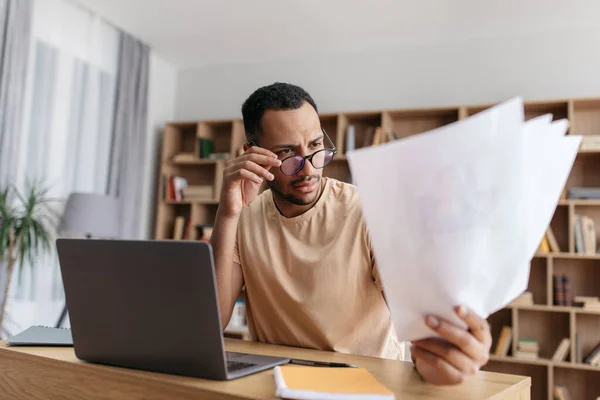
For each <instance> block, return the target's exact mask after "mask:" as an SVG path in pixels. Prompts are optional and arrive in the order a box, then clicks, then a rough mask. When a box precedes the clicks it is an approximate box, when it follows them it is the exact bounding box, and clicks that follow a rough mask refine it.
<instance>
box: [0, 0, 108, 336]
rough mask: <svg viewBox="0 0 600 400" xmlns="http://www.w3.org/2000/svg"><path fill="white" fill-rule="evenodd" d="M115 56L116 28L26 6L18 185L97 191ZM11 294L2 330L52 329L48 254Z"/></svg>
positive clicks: (75, 12)
mask: <svg viewBox="0 0 600 400" xmlns="http://www.w3.org/2000/svg"><path fill="white" fill-rule="evenodd" d="M118 53H119V32H118V30H117V29H116V28H114V27H112V26H111V25H109V24H107V23H105V22H104V21H102V20H101V19H99V18H97V17H96V16H94V15H92V14H90V13H89V12H87V11H85V10H83V9H81V8H79V7H77V6H76V5H74V4H73V3H70V2H66V1H64V0H36V1H35V2H34V14H33V24H32V43H31V50H30V63H29V70H28V80H27V90H26V94H25V111H24V121H23V124H22V125H23V132H22V135H21V137H22V142H21V146H20V149H21V154H20V157H19V160H20V161H19V165H18V169H17V185H18V187H21V188H23V187H24V185H25V183H26V182H27V180H32V179H43V180H44V182H45V184H46V185H47V186H48V187H49V189H50V195H51V196H52V197H54V198H57V199H62V200H66V198H67V197H68V195H69V193H71V192H73V191H82V192H94V193H105V191H106V188H107V179H108V170H109V168H108V163H109V153H110V144H111V131H112V127H113V119H114V118H113V116H114V98H115V84H116V75H117V64H118V62H117V61H118ZM61 205H62V204H59V207H58V208H59V210H62V207H61ZM32 272H33V273H32ZM11 289H12V290H11V294H10V298H9V302H8V309H7V315H8V321H7V329H8V331H9V332H11V333H14V332H18V331H20V330H22V329H25V328H27V327H29V326H30V325H32V324H47V325H54V324H55V323H56V321H57V319H58V316H59V314H60V311H61V309H62V307H63V305H64V294H63V289H62V282H61V279H60V270H59V267H58V261H57V258H56V254H54V253H52V254H48V255H47V256H45V257H43V258H38V259H36V261H35V265H33V266H28V265H25V266H24V269H23V273H22V276H21V279H19V275H18V274H15V278H14V281H13V282H12V288H11Z"/></svg>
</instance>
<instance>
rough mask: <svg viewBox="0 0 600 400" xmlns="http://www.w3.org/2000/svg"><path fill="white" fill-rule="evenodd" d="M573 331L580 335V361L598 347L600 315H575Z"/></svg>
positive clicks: (599, 341)
mask: <svg viewBox="0 0 600 400" xmlns="http://www.w3.org/2000/svg"><path fill="white" fill-rule="evenodd" d="M575 331H576V332H578V333H579V334H580V335H581V344H582V345H581V355H582V358H581V361H582V362H583V360H584V359H585V357H586V356H587V355H588V354H590V353H591V352H592V350H594V349H595V348H596V346H598V345H600V315H597V314H577V315H576V316H575Z"/></svg>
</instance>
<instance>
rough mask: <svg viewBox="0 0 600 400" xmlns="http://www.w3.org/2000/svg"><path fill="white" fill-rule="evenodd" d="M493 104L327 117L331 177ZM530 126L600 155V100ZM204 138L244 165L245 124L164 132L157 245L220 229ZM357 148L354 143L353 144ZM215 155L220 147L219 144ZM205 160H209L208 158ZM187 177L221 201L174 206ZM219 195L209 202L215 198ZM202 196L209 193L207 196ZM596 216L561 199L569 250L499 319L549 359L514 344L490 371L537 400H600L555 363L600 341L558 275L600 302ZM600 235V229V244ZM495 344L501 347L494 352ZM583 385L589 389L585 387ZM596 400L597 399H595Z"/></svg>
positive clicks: (537, 104) (592, 317) (568, 367)
mask: <svg viewBox="0 0 600 400" xmlns="http://www.w3.org/2000/svg"><path fill="white" fill-rule="evenodd" d="M491 106H492V105H491V104H480V105H477V104H475V105H459V106H450V107H437V108H421V109H391V110H368V111H364V112H341V113H330V114H321V115H319V118H320V120H321V126H322V127H323V128H324V129H325V131H326V132H327V134H328V135H329V137H330V138H331V139H332V141H333V142H334V144H335V145H336V147H337V149H338V153H337V155H336V157H335V158H334V161H333V162H332V163H331V164H329V165H328V166H327V167H326V168H325V169H324V171H323V174H324V175H325V176H329V177H333V178H336V179H339V180H342V181H346V182H350V181H351V174H350V168H349V164H348V162H347V161H348V160H347V156H346V155H347V154H346V151H347V146H346V145H347V144H351V145H352V144H354V148H360V147H364V146H368V145H369V138H370V137H371V135H373V131H374V130H377V128H380V130H381V131H382V132H383V133H384V134H386V135H387V134H388V133H390V132H394V134H395V135H396V137H398V138H404V137H410V136H412V135H415V134H418V133H420V132H423V131H426V130H429V129H433V128H437V127H441V126H445V125H447V124H450V123H453V122H455V121H457V120H461V119H464V118H466V117H468V116H471V115H474V114H476V113H478V112H481V111H483V110H485V109H487V108H489V107H491ZM524 112H525V118H526V119H531V118H535V117H537V116H540V115H543V114H546V113H552V114H553V118H554V119H555V120H556V119H561V118H568V119H569V123H570V130H569V134H578V135H583V136H584V137H585V138H586V139H587V141H588V144H589V143H592V146H588V148H594V147H593V143H594V141H595V140H596V139H595V136H598V135H599V134H600V98H596V99H567V100H560V99H559V100H551V101H527V102H525V110H524ZM349 125H353V126H354V131H355V137H354V141H353V142H352V141H350V140H347V139H348V135H347V133H348V127H349ZM599 139H600V137H599ZM202 140H207V141H211V142H212V149H211V151H212V152H213V153H220V154H219V157H221V158H223V157H228V158H230V159H231V158H235V157H237V156H238V155H239V154H240V151H241V149H242V147H243V145H244V143H245V135H244V126H243V121H242V120H240V119H231V120H222V121H185V122H172V123H168V124H167V125H166V126H165V128H164V131H163V143H162V155H161V157H160V164H161V165H160V180H159V182H158V185H157V186H158V193H157V198H156V210H157V211H156V219H155V238H156V239H172V238H173V237H174V233H175V231H176V229H175V228H176V221H179V224H180V225H181V219H182V218H183V219H185V221H186V226H187V225H189V226H190V228H189V229H190V230H191V231H190V232H189V235H188V236H187V237H188V239H192V240H194V239H198V238H197V237H196V235H194V234H193V233H194V230H193V228H198V227H200V228H203V227H204V226H206V225H211V224H212V223H214V218H215V215H216V212H217V208H218V203H219V201H218V200H219V199H218V196H219V193H220V189H221V184H222V175H223V169H224V165H225V161H222V160H214V159H211V158H209V157H210V155H207V154H203V153H202V152H200V150H201V148H205V147H203V146H202V145H201V143H203V142H202ZM347 141H348V143H346V142H347ZM209 147H210V146H209ZM201 156H204V157H203V158H201ZM168 176H179V177H183V178H185V179H186V180H187V183H188V184H189V185H193V186H205V187H206V186H210V188H212V193H213V195H212V197H214V199H212V198H211V197H209V198H208V199H207V200H203V201H190V200H186V199H185V197H183V199H184V200H182V201H175V200H172V199H171V200H169V201H167V200H166V197H165V195H164V194H165V190H164V179H165V177H168ZM574 187H588V188H590V187H600V151H598V150H592V151H590V150H584V149H580V151H579V153H578V154H577V157H576V159H575V162H574V164H573V168H572V171H571V173H570V175H569V177H568V179H567V182H566V185H565V189H570V188H574ZM208 196H210V195H207V197H208ZM198 197H200V195H198ZM578 214H581V215H587V216H589V217H590V218H591V219H592V220H593V221H594V222H595V223H596V225H597V226H598V224H600V200H579V199H561V200H560V201H559V202H558V206H557V208H556V210H555V213H554V216H553V218H552V220H551V223H550V227H551V228H552V231H553V233H554V236H555V237H556V242H557V244H558V247H559V248H560V252H548V253H541V252H538V253H536V254H535V255H534V257H533V259H532V266H531V274H530V281H529V285H528V291H530V292H531V293H532V297H533V303H534V305H516V304H515V305H509V306H507V307H505V308H503V309H501V310H499V311H498V312H496V313H494V314H492V315H491V316H490V317H489V322H490V325H491V327H492V337H493V340H494V344H497V341H498V339H499V336H500V333H501V330H502V328H503V327H504V326H509V327H511V328H512V330H513V339H514V340H516V341H517V342H516V343H518V340H519V339H536V340H537V341H538V344H539V356H540V357H542V358H541V359H537V360H528V359H519V358H514V357H513V355H514V354H515V351H516V350H517V344H516V343H512V346H510V349H509V351H508V354H507V356H501V357H499V356H492V358H491V360H490V363H489V364H488V365H487V366H486V367H485V368H484V369H486V370H489V371H497V372H505V373H511V374H518V375H526V376H531V378H532V383H533V388H532V397H531V398H532V399H534V400H538V399H544V400H552V398H553V396H552V389H553V387H554V385H559V384H560V385H564V386H566V387H568V389H569V390H570V391H571V394H572V398H592V395H595V396H598V395H600V379H598V378H600V375H599V374H598V372H599V371H600V368H597V367H592V366H590V365H586V364H581V363H575V362H571V359H570V354H569V356H568V358H567V362H553V361H551V360H550V358H552V356H553V354H554V352H555V350H556V349H557V346H558V345H559V343H560V342H561V341H562V339H563V338H570V340H571V347H570V353H572V352H575V344H574V343H575V337H576V334H579V337H580V338H581V339H582V341H581V344H582V348H581V350H582V354H583V355H586V351H587V352H589V351H591V350H592V349H593V348H594V347H595V346H596V345H597V344H598V343H600V311H594V310H585V309H583V308H581V307H575V306H572V305H568V306H558V305H553V304H554V297H555V294H554V292H553V277H554V275H556V274H564V275H568V276H569V278H570V291H571V294H572V295H573V296H597V297H600V254H590V255H586V254H581V253H576V252H575V250H576V245H575V239H574V236H575V235H574V231H575V229H574V225H575V224H574V218H575V215H578ZM598 235H600V228H599V229H597V238H598ZM494 348H495V346H494V345H493V346H492V350H494ZM584 380H585V381H588V380H592V381H594V383H593V384H592V385H591V386H590V387H591V389H590V388H585V390H583V389H581V388H580V387H579V386H585V383H584ZM578 385H579V386H578ZM594 398H595V397H594Z"/></svg>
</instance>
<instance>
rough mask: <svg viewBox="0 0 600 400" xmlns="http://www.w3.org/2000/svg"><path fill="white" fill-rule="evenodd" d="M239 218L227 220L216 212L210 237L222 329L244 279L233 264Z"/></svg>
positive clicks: (226, 322) (240, 268)
mask: <svg viewBox="0 0 600 400" xmlns="http://www.w3.org/2000/svg"><path fill="white" fill-rule="evenodd" d="M238 219H239V216H237V217H233V218H228V217H225V216H220V215H219V212H218V211H217V217H216V219H215V227H214V230H213V233H212V235H211V239H210V242H211V245H212V246H213V250H214V258H215V273H216V278H217V294H218V297H219V308H220V310H219V311H220V312H221V324H222V326H223V329H225V327H226V326H227V324H229V320H230V319H231V314H232V313H233V307H234V305H235V301H236V299H237V298H238V296H239V295H240V292H241V291H242V286H243V284H244V279H243V276H242V267H241V266H240V264H238V263H236V262H234V256H233V255H234V253H235V251H234V250H235V237H236V232H237V225H238Z"/></svg>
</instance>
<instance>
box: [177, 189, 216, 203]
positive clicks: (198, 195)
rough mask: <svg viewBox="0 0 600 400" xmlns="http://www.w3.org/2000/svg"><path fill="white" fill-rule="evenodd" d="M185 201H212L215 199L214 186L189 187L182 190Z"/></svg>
mask: <svg viewBox="0 0 600 400" xmlns="http://www.w3.org/2000/svg"><path fill="white" fill-rule="evenodd" d="M182 195H183V198H184V199H185V200H190V201H194V200H211V199H213V197H214V187H213V185H188V186H186V187H185V188H183V190H182Z"/></svg>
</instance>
